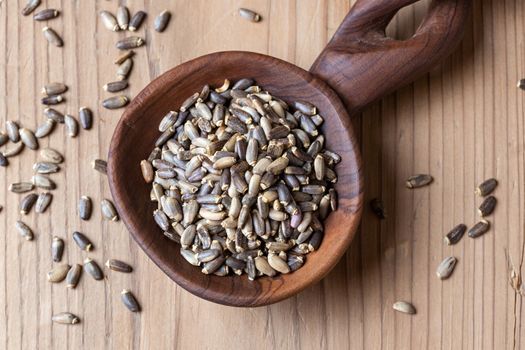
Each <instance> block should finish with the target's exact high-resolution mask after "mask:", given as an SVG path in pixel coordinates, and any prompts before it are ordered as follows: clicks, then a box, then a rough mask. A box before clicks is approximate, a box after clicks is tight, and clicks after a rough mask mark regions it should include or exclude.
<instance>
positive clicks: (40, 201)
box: [35, 192, 53, 214]
mask: <svg viewBox="0 0 525 350" xmlns="http://www.w3.org/2000/svg"><path fill="white" fill-rule="evenodd" d="M52 200H53V195H52V194H51V193H49V192H42V193H40V194H39V195H38V198H37V200H36V204H35V211H36V212H37V213H38V214H41V213H44V212H45V211H46V210H47V208H48V207H49V205H50V204H51V201H52Z"/></svg>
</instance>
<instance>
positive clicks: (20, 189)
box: [8, 182, 35, 193]
mask: <svg viewBox="0 0 525 350" xmlns="http://www.w3.org/2000/svg"><path fill="white" fill-rule="evenodd" d="M33 188H35V185H33V184H32V183H31V182H15V183H12V184H10V185H9V188H8V189H9V191H11V192H13V193H25V192H29V191H32V190H33Z"/></svg>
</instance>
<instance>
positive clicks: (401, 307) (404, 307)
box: [392, 301, 416, 315]
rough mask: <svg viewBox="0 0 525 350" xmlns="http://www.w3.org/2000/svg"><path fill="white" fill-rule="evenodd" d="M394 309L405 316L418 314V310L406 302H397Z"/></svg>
mask: <svg viewBox="0 0 525 350" xmlns="http://www.w3.org/2000/svg"><path fill="white" fill-rule="evenodd" d="M392 307H393V308H394V310H396V311H399V312H402V313H404V314H410V315H414V314H415V313H416V308H415V307H414V305H412V304H410V303H407V302H406V301H396V302H395V303H394V305H393V306H392Z"/></svg>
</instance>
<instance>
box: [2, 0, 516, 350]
mask: <svg viewBox="0 0 525 350" xmlns="http://www.w3.org/2000/svg"><path fill="white" fill-rule="evenodd" d="M353 2H354V1H346V0H337V1H316V0H301V1H298V0H296V1H292V0H289V1H270V0H246V1H242V2H237V1H233V0H224V1H216V2H214V4H213V6H210V4H209V2H208V1H205V0H198V1H191V2H188V1H182V0H181V1H153V0H142V1H133V2H119V3H126V4H127V5H128V6H129V7H130V10H131V12H132V13H134V12H136V11H138V10H141V9H144V10H145V11H146V12H147V13H148V19H147V20H146V22H145V23H144V25H143V27H142V28H141V29H140V30H139V31H138V32H137V34H136V35H140V36H143V37H144V38H145V39H146V41H147V42H148V45H147V46H146V47H143V48H139V49H137V50H136V53H137V54H136V56H135V60H134V61H135V65H134V67H133V71H132V74H131V76H130V88H129V90H127V91H125V94H127V95H129V96H135V95H136V94H137V93H138V92H139V91H140V90H141V89H142V88H143V87H144V86H145V85H146V84H147V83H148V82H149V81H150V80H152V79H154V78H155V77H157V76H158V75H159V74H161V73H162V72H164V71H166V70H168V69H170V68H171V67H173V66H176V65H177V64H180V63H182V62H185V61H187V60H189V59H192V58H195V57H198V56H200V55H203V54H206V53H210V52H215V51H221V50H248V51H255V52H260V53H265V54H269V55H272V56H276V57H279V58H281V59H284V60H287V61H290V62H293V63H295V64H297V65H299V66H300V67H302V68H305V69H308V67H309V66H310V65H311V63H312V62H313V61H314V60H315V58H316V56H317V54H318V53H319V52H320V51H321V50H322V48H323V47H324V45H325V44H326V42H327V41H328V40H329V39H330V37H331V35H332V34H333V33H334V32H335V30H336V28H337V27H338V25H339V23H340V21H341V20H342V18H343V17H344V15H345V14H346V12H347V11H348V9H349V8H350V5H351V3H353ZM428 3H429V2H428V1H422V2H421V3H419V4H417V5H416V6H412V7H409V8H406V9H404V10H403V11H402V12H401V13H400V14H399V15H398V16H396V17H395V19H394V20H393V22H392V23H391V24H390V26H389V28H388V34H389V35H391V36H393V37H396V38H401V39H402V38H406V37H408V36H410V35H411V34H412V33H413V32H414V30H415V29H416V28H417V26H418V24H419V22H420V20H421V18H422V17H423V16H424V13H425V12H426V9H427V7H428ZM23 5H24V1H23V0H20V1H0V114H1V116H2V117H1V121H0V124H1V126H2V127H3V125H4V124H5V121H6V120H17V121H19V122H20V123H21V124H22V125H24V126H27V127H30V128H35V127H36V126H37V125H38V124H39V123H40V122H42V121H43V116H42V110H43V108H42V106H41V105H40V103H39V98H40V97H41V95H40V89H41V87H42V85H43V84H45V83H47V82H51V81H64V82H65V83H66V84H67V85H68V86H69V91H68V92H67V93H66V94H65V96H66V99H67V103H66V104H63V105H60V106H57V109H59V110H60V111H63V112H67V113H71V114H72V115H74V116H76V117H77V116H78V109H79V107H81V106H88V107H90V108H91V109H92V110H93V112H94V116H95V124H94V128H93V129H92V130H90V131H84V130H81V132H80V135H79V136H78V137H77V138H76V139H70V138H68V137H67V136H66V134H65V132H64V129H63V126H62V125H58V126H57V130H55V132H54V133H53V134H52V136H51V137H50V138H46V139H43V140H41V142H40V144H41V147H52V148H55V149H57V150H60V151H61V152H63V153H64V155H65V157H66V163H65V164H64V167H63V171H61V172H60V173H59V174H56V175H53V179H56V182H57V184H58V187H59V189H58V190H57V191H53V195H54V199H53V203H52V205H51V208H50V209H49V211H48V212H47V214H45V215H38V214H35V213H31V214H30V215H28V216H26V217H25V216H24V217H22V216H21V215H20V214H19V212H18V207H17V205H18V201H19V199H20V198H21V196H20V195H15V194H13V193H10V192H8V191H7V190H6V188H7V186H8V184H9V183H12V182H15V181H19V180H23V179H28V178H29V177H30V175H31V173H32V171H31V165H32V163H33V162H34V161H35V160H37V159H38V155H37V153H35V152H31V151H28V150H25V151H24V152H23V154H22V155H21V156H19V157H16V158H13V159H12V160H11V162H10V165H9V167H8V168H6V169H2V171H0V184H2V188H4V190H2V191H0V204H2V205H3V206H4V210H3V211H2V212H0V221H1V224H0V227H1V228H2V229H3V231H4V233H5V234H2V235H0V253H1V254H0V310H2V311H1V312H0V348H5V349H18V348H45V349H72V348H86V349H103V348H107V349H112V348H113V349H139V348H150V349H153V348H155V349H165V348H181V349H186V348H227V347H229V348H248V347H249V348H255V349H266V348H279V349H343V348H344V349H347V348H349V349H363V348H365V349H426V348H428V349H440V348H446V349H459V348H465V349H519V348H521V347H523V345H522V344H523V338H524V336H525V327H524V326H523V317H524V316H523V303H522V297H521V296H520V295H519V294H517V293H515V291H514V290H513V289H512V288H511V286H510V285H509V280H508V279H509V276H510V272H509V270H508V261H510V262H511V263H512V266H513V267H514V269H515V270H516V271H520V270H521V269H522V264H523V252H524V248H523V244H524V242H525V239H524V231H525V227H524V225H525V220H524V218H523V215H524V212H523V208H524V207H525V199H524V196H523V194H524V193H525V189H524V184H525V174H524V171H523V169H524V166H525V149H524V142H525V125H524V121H525V113H524V110H525V109H524V106H525V103H524V101H525V92H523V91H521V90H518V89H516V88H515V87H514V84H515V82H516V81H517V80H518V79H519V78H520V77H525V59H524V57H525V38H524V35H523V33H524V28H525V20H524V19H525V5H524V4H523V2H522V1H520V0H505V1H493V0H479V1H475V5H474V10H473V16H472V18H471V20H470V22H469V24H468V27H467V30H466V35H465V40H464V41H463V43H462V44H461V47H460V48H459V49H458V50H457V52H456V53H455V54H454V55H453V56H452V57H450V58H449V59H447V60H446V61H445V62H443V64H442V65H440V66H439V67H436V68H435V69H434V70H433V71H432V72H430V73H429V74H427V75H425V76H424V77H422V78H421V79H419V80H418V81H417V82H415V83H414V84H412V85H410V86H408V87H404V88H402V89H400V90H399V91H398V92H396V93H395V94H393V95H391V96H389V97H386V98H385V99H383V100H382V101H380V102H378V103H376V104H374V105H373V106H371V107H370V108H369V109H367V110H366V111H365V112H364V113H363V116H362V117H361V118H358V119H356V120H355V121H354V122H355V125H356V129H357V130H356V132H357V133H358V134H359V135H360V137H361V140H362V153H363V160H364V165H365V178H366V180H367V182H366V200H367V201H369V200H370V199H372V198H382V199H383V200H384V202H385V206H386V208H387V211H388V218H387V219H386V220H384V221H378V220H377V219H376V217H375V216H374V215H373V214H372V213H371V212H370V210H369V209H368V206H366V208H365V212H364V215H363V222H362V225H361V228H360V233H359V235H358V236H357V238H356V240H355V242H354V243H353V245H352V246H351V248H350V249H349V251H348V253H347V255H346V256H345V257H344V258H343V259H342V261H341V262H340V263H339V264H338V265H337V266H336V267H335V268H334V270H333V271H332V272H331V273H330V274H329V275H328V276H327V277H326V278H325V279H324V280H323V281H322V282H320V283H318V284H317V285H315V286H313V287H311V288H309V289H308V290H306V291H304V292H303V293H301V294H300V295H298V296H295V297H292V298H290V299H289V300H286V301H283V302H281V303H279V304H277V305H272V306H268V307H263V308H257V309H234V308H229V307H224V306H219V305H215V304H212V303H209V302H206V301H203V300H200V299H198V298H196V297H194V296H192V295H191V294H189V293H187V292H186V291H184V290H182V289H181V288H180V287H178V286H176V285H175V284H173V283H172V282H171V281H170V280H169V279H168V278H167V277H166V276H165V275H164V274H163V273H162V272H160V270H159V269H158V268H157V267H156V266H155V265H154V264H153V263H152V262H151V261H150V260H149V259H148V258H147V257H146V256H145V254H144V253H143V252H142V251H141V250H140V249H139V248H138V247H137V246H136V245H135V243H134V242H133V241H132V240H131V238H130V237H129V235H128V234H127V232H126V230H125V228H124V226H123V224H122V223H113V222H107V221H104V220H103V219H102V218H101V214H100V206H99V203H100V200H101V199H102V198H109V197H110V192H109V187H108V184H107V179H106V178H105V177H104V176H102V175H100V174H98V173H96V172H94V170H92V168H91V165H90V163H91V161H92V160H93V159H95V158H102V159H106V157H107V149H108V147H109V144H110V140H111V135H112V131H113V129H114V127H115V125H116V123H117V122H118V118H119V115H120V113H121V111H107V110H104V109H103V108H101V105H100V102H101V100H102V99H104V98H106V97H108V96H110V94H108V93H106V92H104V91H103V90H102V85H104V84H105V83H107V82H109V81H110V80H113V79H114V78H115V70H116V66H115V65H113V63H112V61H113V59H114V58H115V57H116V56H117V55H118V54H119V52H118V50H117V49H116V48H115V47H114V43H115V41H116V40H117V39H118V38H122V37H124V36H125V34H123V33H111V32H110V31H108V30H107V29H106V28H104V27H103V26H102V24H101V23H100V21H99V18H98V13H99V12H100V11H101V10H110V11H112V12H115V10H116V6H117V2H109V1H97V2H94V1H75V2H70V1H63V0H47V1H44V4H43V5H41V7H40V9H42V8H44V7H50V8H51V7H54V8H58V9H61V14H60V17H59V18H58V19H55V20H52V21H49V23H47V25H49V26H51V27H52V28H54V29H56V30H57V32H58V33H60V34H61V35H62V36H63V38H64V41H65V46H64V48H62V49H59V48H56V47H53V46H49V45H48V44H47V42H46V41H45V40H44V39H43V36H42V33H41V29H42V28H43V27H44V26H45V25H46V23H40V22H34V21H33V20H32V18H31V17H30V16H29V17H22V16H21V15H20V9H21V8H22V7H23ZM239 6H242V7H247V8H252V9H254V10H257V11H258V12H259V13H261V15H262V17H263V20H262V21H261V22H260V23H257V24H254V23H249V22H246V21H243V20H241V19H240V18H239V17H238V16H237V9H238V7H239ZM165 8H168V9H169V10H170V11H171V12H172V14H173V17H172V21H171V23H170V25H169V27H168V29H167V30H166V32H165V33H163V34H158V33H156V32H154V31H153V29H152V21H153V19H154V17H155V16H156V15H157V14H158V13H160V11H162V10H163V9H165ZM419 172H422V173H427V172H428V173H430V174H432V175H433V176H434V178H435V181H434V183H433V184H432V185H431V186H430V187H428V188H425V189H420V190H417V191H409V190H407V189H406V188H405V187H404V180H405V179H406V177H407V176H409V175H411V174H413V173H419ZM491 176H495V177H497V178H498V179H499V180H500V186H499V187H498V189H497V191H496V196H497V198H498V208H497V209H496V212H495V214H494V215H493V216H492V217H491V218H490V220H491V222H492V229H491V231H489V233H487V234H486V235H485V236H484V237H483V238H478V239H476V240H472V239H469V238H467V237H465V238H464V239H463V240H462V241H461V242H460V243H458V244H457V245H455V246H452V247H449V246H446V245H444V244H443V241H442V239H443V235H444V234H445V233H446V232H447V231H448V230H449V229H451V228H452V227H453V226H454V225H456V224H457V223H460V222H464V223H465V224H467V225H469V226H471V225H473V224H474V223H475V222H476V221H477V220H478V219H479V218H478V215H477V213H476V210H475V209H476V207H477V206H478V205H479V203H480V201H481V199H480V198H478V197H477V196H475V195H474V193H473V189H474V188H475V186H476V185H477V184H478V183H479V182H480V181H482V180H483V179H485V178H487V177H491ZM81 195H88V196H90V197H91V198H92V199H93V203H94V213H93V217H92V219H91V220H90V221H87V222H84V221H81V220H79V218H78V216H77V213H76V205H77V201H78V199H79V197H80V196H81ZM20 218H22V219H23V220H24V221H25V222H27V223H28V224H29V225H30V226H31V227H33V228H34V229H35V233H36V239H35V241H34V242H22V240H21V239H20V238H19V237H18V236H17V235H16V232H15V231H14V222H15V221H16V220H17V219H20ZM75 230H78V231H81V232H83V233H85V234H86V235H88V236H89V237H90V238H91V239H92V240H93V242H94V244H95V250H94V251H93V252H90V253H89V254H87V253H85V252H81V251H80V250H79V249H78V248H77V247H76V246H75V245H74V244H73V243H72V242H71V238H70V237H71V234H72V232H73V231H75ZM54 235H57V236H59V237H62V238H64V239H66V240H67V245H66V251H65V254H64V262H67V263H70V264H73V263H81V262H82V261H83V260H84V259H85V258H86V257H88V256H89V257H92V258H93V259H95V260H96V261H97V262H98V263H99V264H101V265H102V264H103V263H104V262H105V260H106V259H108V258H119V259H122V260H126V261H129V262H131V263H132V264H133V266H134V272H133V273H132V274H119V273H115V272H110V271H105V273H106V275H107V276H106V279H105V280H104V281H103V282H96V281H94V280H93V279H91V277H89V276H87V275H84V276H83V277H82V279H81V281H80V283H79V286H78V287H77V288H76V289H74V290H66V289H65V286H64V284H58V285H50V284H49V283H48V282H47V281H46V278H45V273H46V272H47V271H48V270H49V269H50V268H51V267H52V266H53V263H52V262H51V260H50V257H49V249H50V244H51V240H52V237H53V236H54ZM449 255H454V256H456V257H458V260H459V262H458V266H457V268H456V271H455V272H454V274H453V276H452V277H451V278H450V279H449V280H447V281H443V282H442V281H439V280H438V279H437V278H436V277H435V268H436V266H437V264H439V262H440V261H441V260H442V259H443V258H444V257H446V256H449ZM124 288H128V289H131V290H132V291H133V292H134V293H135V295H136V296H137V298H138V299H139V301H140V303H141V304H142V306H143V309H144V310H143V312H142V313H140V314H131V313H129V312H128V311H127V310H126V309H125V308H124V307H123V305H122V304H121V301H120V291H121V290H122V289H124ZM396 300H408V301H411V302H413V303H414V305H415V306H416V308H417V309H418V314H417V315H415V316H412V317H410V316H406V315H402V314H398V313H394V312H393V311H392V309H391V305H392V303H393V302H394V301H396ZM65 310H69V311H72V312H74V313H76V314H78V315H79V316H80V317H81V319H82V322H81V324H79V325H77V326H74V327H66V326H62V325H56V324H52V323H51V321H50V318H51V315H52V314H54V313H57V312H61V311H65Z"/></svg>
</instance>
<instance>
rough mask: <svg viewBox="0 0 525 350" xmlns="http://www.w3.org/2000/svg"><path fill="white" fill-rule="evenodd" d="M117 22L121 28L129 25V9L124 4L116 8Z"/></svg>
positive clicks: (126, 27)
mask: <svg viewBox="0 0 525 350" xmlns="http://www.w3.org/2000/svg"><path fill="white" fill-rule="evenodd" d="M117 22H118V25H119V27H120V29H121V30H127V29H128V25H129V10H128V8H127V7H126V6H119V7H118V9H117Z"/></svg>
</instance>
